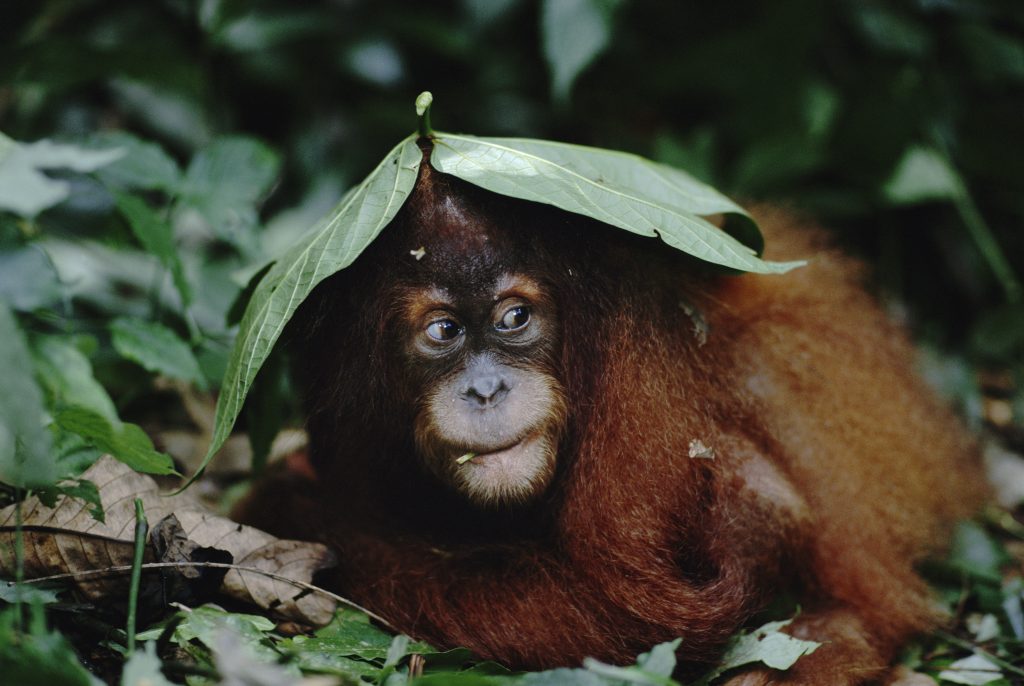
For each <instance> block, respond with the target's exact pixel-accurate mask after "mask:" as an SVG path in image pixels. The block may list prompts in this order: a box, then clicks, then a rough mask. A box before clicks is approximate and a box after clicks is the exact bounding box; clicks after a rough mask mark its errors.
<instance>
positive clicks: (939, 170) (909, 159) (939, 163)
mask: <svg viewBox="0 0 1024 686" xmlns="http://www.w3.org/2000/svg"><path fill="white" fill-rule="evenodd" d="M883 190H884V193H885V197H886V198H887V199H888V200H889V202H891V203H893V204H897V205H910V204H914V203H920V202H927V201H930V200H952V199H954V198H955V197H957V195H958V194H960V193H962V192H963V183H962V182H961V180H960V175H959V174H957V173H956V170H954V169H953V168H952V167H951V166H949V163H948V162H947V161H946V159H945V158H944V157H943V156H942V155H940V154H939V153H938V152H936V151H935V150H931V149H929V148H910V149H909V150H907V151H906V153H904V155H903V158H902V159H901V160H900V162H899V164H898V165H896V171H895V172H893V175H892V178H890V179H889V181H888V182H887V183H886V184H885V187H884V189H883Z"/></svg>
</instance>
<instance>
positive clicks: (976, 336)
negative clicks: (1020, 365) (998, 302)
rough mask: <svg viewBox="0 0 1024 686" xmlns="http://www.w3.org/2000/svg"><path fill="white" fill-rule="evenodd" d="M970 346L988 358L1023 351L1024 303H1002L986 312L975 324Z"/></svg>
mask: <svg viewBox="0 0 1024 686" xmlns="http://www.w3.org/2000/svg"><path fill="white" fill-rule="evenodd" d="M971 347H972V348H973V349H974V351H975V352H976V353H978V354H979V355H982V356H983V357H986V358H989V359H995V360H999V359H1008V358H1010V357H1011V356H1012V355H1014V354H1015V353H1019V352H1021V351H1024V304H1022V303H1016V304H1011V305H1004V306H1002V307H998V308H995V309H992V310H989V311H988V312H986V313H985V314H984V315H983V316H982V317H981V318H980V319H979V320H978V322H977V324H975V326H974V331H973V332H972V334H971Z"/></svg>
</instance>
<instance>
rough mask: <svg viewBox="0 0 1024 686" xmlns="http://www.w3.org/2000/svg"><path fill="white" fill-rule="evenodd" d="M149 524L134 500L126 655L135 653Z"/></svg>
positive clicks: (140, 501)
mask: <svg viewBox="0 0 1024 686" xmlns="http://www.w3.org/2000/svg"><path fill="white" fill-rule="evenodd" d="M148 533H149V522H147V521H146V512H145V510H143V508H142V498H136V499H135V553H134V555H133V556H132V567H131V570H132V579H131V584H130V585H129V587H128V627H127V631H128V654H129V655H131V654H132V653H134V652H135V613H136V610H137V609H138V607H139V584H140V582H141V581H142V558H143V556H144V555H145V554H146V535H147V534H148Z"/></svg>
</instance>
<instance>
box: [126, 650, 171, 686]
mask: <svg viewBox="0 0 1024 686" xmlns="http://www.w3.org/2000/svg"><path fill="white" fill-rule="evenodd" d="M162 664H163V663H162V662H161V660H160V657H159V656H157V654H156V643H155V642H152V641H151V642H149V643H146V645H145V647H144V648H143V650H136V651H135V652H134V653H133V654H132V655H131V656H130V657H129V658H128V661H127V662H126V663H125V665H124V671H122V672H121V686H174V685H173V684H172V682H170V681H168V680H167V679H166V678H165V677H164V674H163V672H162V671H160V666H161V665H162Z"/></svg>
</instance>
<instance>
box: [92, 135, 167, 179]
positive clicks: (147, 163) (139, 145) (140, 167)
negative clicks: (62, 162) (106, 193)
mask: <svg viewBox="0 0 1024 686" xmlns="http://www.w3.org/2000/svg"><path fill="white" fill-rule="evenodd" d="M89 145H90V146H94V147H97V148H101V149H102V148H117V149H118V150H123V151H124V155H123V156H122V157H121V158H119V159H117V160H114V161H113V162H111V163H110V164H108V165H107V166H105V167H103V168H102V169H100V170H99V171H98V172H97V173H96V176H97V177H98V178H99V179H100V180H101V181H103V183H105V184H107V185H110V186H114V187H116V188H139V189H143V190H159V191H163V192H165V193H169V194H173V193H175V192H176V191H177V190H178V187H179V185H180V184H181V169H179V168H178V163H177V162H175V161H174V160H173V159H172V158H171V156H170V155H168V154H167V153H166V152H164V149H163V148H161V147H160V146H159V145H157V144H156V143H152V142H148V141H144V140H142V139H140V138H138V137H136V136H133V135H131V134H129V133H126V132H124V131H107V132H104V133H99V134H96V135H95V136H93V137H91V138H90V139H89Z"/></svg>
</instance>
